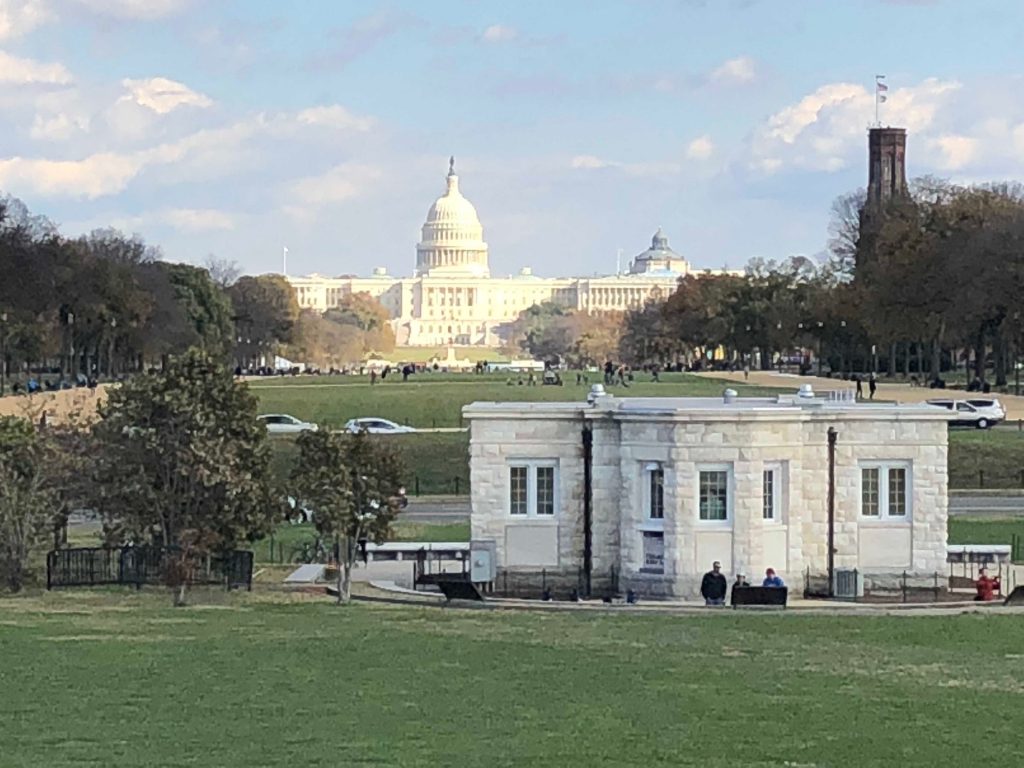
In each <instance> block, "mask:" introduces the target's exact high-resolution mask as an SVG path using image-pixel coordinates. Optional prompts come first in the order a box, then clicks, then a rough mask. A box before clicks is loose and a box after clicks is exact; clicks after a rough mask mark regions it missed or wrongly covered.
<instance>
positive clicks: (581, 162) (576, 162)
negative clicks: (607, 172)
mask: <svg viewBox="0 0 1024 768" xmlns="http://www.w3.org/2000/svg"><path fill="white" fill-rule="evenodd" d="M571 165H572V167H573V168H585V169H595V168H608V167H609V166H611V165H613V163H609V162H608V161H606V160H602V159H601V158H600V157H595V156H594V155H576V157H574V158H573V159H572V162H571Z"/></svg>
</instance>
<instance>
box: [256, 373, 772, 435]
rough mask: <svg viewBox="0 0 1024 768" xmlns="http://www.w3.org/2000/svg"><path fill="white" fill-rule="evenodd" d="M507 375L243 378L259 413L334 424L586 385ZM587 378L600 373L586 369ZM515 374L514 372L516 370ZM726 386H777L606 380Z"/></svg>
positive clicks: (572, 391) (651, 389)
mask: <svg viewBox="0 0 1024 768" xmlns="http://www.w3.org/2000/svg"><path fill="white" fill-rule="evenodd" d="M507 380H508V377H507V376H504V375H501V374H489V375H483V376H477V375H474V374H471V373H468V374H433V373H422V374H416V376H415V377H413V378H411V379H410V380H409V381H408V382H403V381H402V377H401V375H394V376H393V377H392V376H389V377H388V379H387V380H386V381H384V382H378V383H377V384H376V385H371V384H370V383H369V380H368V379H366V378H365V377H355V376H319V377H297V378H294V379H293V378H277V379H267V380H259V381H254V382H252V383H251V384H250V387H251V388H252V390H253V392H255V393H256V394H257V395H259V398H260V408H261V410H262V411H263V412H264V413H289V414H291V415H292V416H297V417H298V418H300V419H305V420H308V421H315V422H317V423H319V424H323V425H326V426H329V427H340V426H342V425H343V424H344V423H345V422H346V421H348V420H349V419H352V418H358V417H361V416H378V417H383V418H385V419H391V420H392V421H397V422H399V423H401V424H409V425H410V426H413V427H459V426H462V406H464V405H466V404H467V403H471V402H473V401H475V400H505V401H516V402H519V401H533V400H543V401H553V400H554V401H560V400H578V401H581V402H582V401H584V400H586V397H587V392H588V391H589V388H588V387H587V386H583V385H577V384H576V383H575V382H576V375H575V374H574V373H570V374H567V377H566V383H565V385H564V386H561V387H550V386H549V387H545V386H534V387H531V386H526V385H524V386H519V385H518V384H517V383H516V384H512V385H511V386H510V385H508V384H507V383H506V381H507ZM590 380H591V381H592V382H598V381H600V380H601V376H600V374H590ZM515 381H518V375H517V376H516V378H515ZM727 386H733V388H734V389H737V391H738V392H740V394H742V395H751V394H758V393H761V394H764V393H770V392H777V391H778V390H766V389H759V388H757V387H744V386H742V385H731V384H728V383H724V382H721V381H715V380H712V379H704V378H701V377H699V376H691V375H687V374H679V373H673V374H664V375H663V376H662V381H661V382H659V383H654V382H651V381H650V376H649V375H647V374H642V373H641V374H637V377H636V380H635V381H634V382H633V385H632V386H631V387H629V388H628V389H625V388H623V387H612V388H611V391H612V392H613V394H620V395H634V396H646V397H650V396H654V395H665V396H675V397H682V396H719V395H721V394H722V391H723V390H724V389H725V388H726V387H727Z"/></svg>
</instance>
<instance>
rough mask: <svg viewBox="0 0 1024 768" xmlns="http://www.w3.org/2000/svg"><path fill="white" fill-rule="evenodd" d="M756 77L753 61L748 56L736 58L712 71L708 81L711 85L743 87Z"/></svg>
mask: <svg viewBox="0 0 1024 768" xmlns="http://www.w3.org/2000/svg"><path fill="white" fill-rule="evenodd" d="M756 76H757V71H756V65H755V64H754V60H753V59H752V58H750V57H749V56H738V57H737V58H735V59H729V60H728V61H725V62H722V64H721V65H719V66H718V67H716V68H715V69H714V70H712V72H711V75H710V77H709V80H710V81H711V84H712V85H744V84H746V83H749V82H751V81H752V80H753V79H754V78H755V77H756Z"/></svg>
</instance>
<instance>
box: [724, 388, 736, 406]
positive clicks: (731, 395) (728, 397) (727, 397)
mask: <svg viewBox="0 0 1024 768" xmlns="http://www.w3.org/2000/svg"><path fill="white" fill-rule="evenodd" d="M736 398H737V394H736V390H735V389H727V390H725V392H724V393H723V394H722V400H723V401H725V404H726V405H730V404H732V403H735V402H736Z"/></svg>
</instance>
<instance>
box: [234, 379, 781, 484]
mask: <svg viewBox="0 0 1024 768" xmlns="http://www.w3.org/2000/svg"><path fill="white" fill-rule="evenodd" d="M662 379H663V380H662V381H661V382H658V383H654V382H651V381H650V376H648V375H646V374H640V375H638V376H637V379H636V380H635V381H634V383H633V385H632V386H631V387H629V388H628V389H625V388H623V387H613V388H612V389H613V391H614V392H615V393H628V394H630V395H646V396H651V395H666V396H672V395H674V396H715V395H720V394H721V393H722V391H723V389H725V387H726V386H729V385H728V384H723V383H722V382H720V381H713V380H709V379H703V378H700V377H699V376H689V375H686V374H666V375H664V376H663V377H662ZM506 380H507V377H506V376H503V375H485V376H477V375H475V374H419V375H418V377H417V378H416V379H415V380H414V381H413V380H410V381H409V382H402V380H401V376H397V377H396V378H395V379H394V380H392V379H391V378H389V379H388V380H387V381H385V382H382V383H378V384H376V385H370V384H369V382H368V381H367V380H366V379H365V378H356V377H316V378H314V377H299V378H294V379H292V378H283V379H268V380H265V381H257V382H254V383H252V384H251V385H250V386H251V387H252V390H253V392H255V393H256V394H257V395H258V396H259V398H260V409H261V410H262V412H264V413H288V414H291V415H292V416H297V417H298V418H300V419H305V420H308V421H315V422H317V423H319V424H323V425H326V426H328V427H334V428H337V427H340V426H342V425H343V424H344V423H345V422H346V421H348V420H349V419H351V418H357V417H360V416H379V417H383V418H386V419H391V420H392V421H397V422H399V423H403V424H409V425H411V426H416V427H423V428H431V427H459V426H462V423H463V422H462V406H464V405H466V404H467V403H470V402H473V401H474V400H510V401H533V400H545V401H561V400H580V401H582V400H584V399H585V398H586V395H587V392H588V387H587V386H583V385H580V386H577V385H576V384H575V380H576V379H575V374H571V375H570V380H569V382H567V383H566V385H564V386H561V387H550V386H548V387H545V386H533V387H531V386H526V385H524V386H519V385H518V384H515V385H513V386H509V385H507V384H506ZM591 380H592V381H598V380H600V376H594V375H592V378H591ZM739 390H740V391H741V393H742V394H745V395H753V394H766V393H770V392H774V391H777V390H765V389H759V388H757V387H743V386H739ZM381 439H384V440H388V441H389V442H390V443H391V444H392V445H394V446H396V447H397V448H398V450H399V452H400V453H401V454H402V458H403V460H404V462H405V465H406V468H407V470H408V477H407V479H406V484H407V488H408V491H409V493H410V494H414V495H419V494H423V495H430V494H451V493H453V494H468V493H469V435H468V434H467V433H465V432H458V433H423V434H411V435H393V436H387V437H384V438H381ZM273 445H274V469H275V472H276V473H277V475H278V476H279V477H280V478H286V477H287V475H288V474H289V472H291V468H292V466H293V465H294V462H295V457H296V451H295V444H294V440H293V439H291V438H288V437H276V438H274V440H273Z"/></svg>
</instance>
